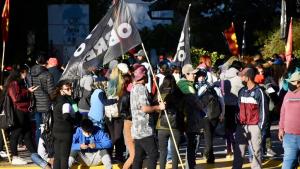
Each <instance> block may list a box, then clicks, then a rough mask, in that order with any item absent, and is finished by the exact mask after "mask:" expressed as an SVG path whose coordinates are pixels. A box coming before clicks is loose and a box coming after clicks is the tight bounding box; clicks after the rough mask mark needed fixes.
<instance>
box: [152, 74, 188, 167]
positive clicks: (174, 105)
mask: <svg viewBox="0 0 300 169" xmlns="http://www.w3.org/2000/svg"><path fill="white" fill-rule="evenodd" d="M159 90H160V92H161V97H162V99H163V100H164V102H165V103H166V112H167V115H166V114H165V113H164V111H162V112H161V113H160V116H159V119H158V122H157V126H156V128H157V129H158V145H159V152H160V155H159V165H160V168H162V169H164V168H166V159H167V153H168V140H169V139H171V152H172V169H177V168H178V155H177V152H176V149H175V145H174V144H176V146H177V148H178V149H179V143H180V136H181V133H182V132H183V130H184V115H183V106H182V101H180V100H178V98H182V97H183V93H182V92H181V91H180V90H179V88H178V86H177V85H176V81H175V78H174V77H173V76H172V75H171V74H170V75H166V76H165V77H164V80H163V82H162V84H161V86H160V89H159ZM166 116H168V117H166ZM166 118H168V119H169V122H170V125H171V128H172V131H173V134H174V139H175V140H173V139H172V136H171V132H170V128H169V125H168V123H167V119H166ZM174 141H175V143H174Z"/></svg>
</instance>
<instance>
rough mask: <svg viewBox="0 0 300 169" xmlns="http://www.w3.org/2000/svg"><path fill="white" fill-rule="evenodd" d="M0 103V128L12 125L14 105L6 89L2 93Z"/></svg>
mask: <svg viewBox="0 0 300 169" xmlns="http://www.w3.org/2000/svg"><path fill="white" fill-rule="evenodd" d="M0 104H1V105H0V128H1V129H7V128H10V127H12V126H13V125H14V105H13V103H12V101H11V98H10V97H9V96H8V93H7V92H6V91H4V93H3V95H2V98H1V100H0Z"/></svg>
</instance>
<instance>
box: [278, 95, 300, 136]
mask: <svg viewBox="0 0 300 169" xmlns="http://www.w3.org/2000/svg"><path fill="white" fill-rule="evenodd" d="M299 110H300V91H297V92H296V93H294V92H291V91H289V92H288V93H287V94H286V95H285V97H284V100H283V103H282V106H281V112H280V121H279V129H283V130H284V131H285V132H286V133H289V134H295V135H300V123H299V119H298V117H299V116H300V111H299Z"/></svg>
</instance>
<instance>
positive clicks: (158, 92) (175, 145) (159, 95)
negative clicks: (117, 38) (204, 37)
mask: <svg viewBox="0 0 300 169" xmlns="http://www.w3.org/2000/svg"><path fill="white" fill-rule="evenodd" d="M142 48H143V50H144V53H145V56H146V59H147V62H148V63H149V64H150V61H149V57H148V54H147V52H146V50H145V47H144V43H142ZM149 67H150V72H151V74H152V76H154V73H153V69H152V66H151V65H150V66H149ZM154 85H155V87H156V88H157V94H158V99H159V100H160V101H163V99H162V97H161V94H160V91H159V87H158V85H157V82H156V80H154ZM164 113H165V115H166V118H167V123H168V126H169V129H170V132H171V136H172V140H173V143H174V147H175V150H176V153H177V156H178V159H179V162H180V165H181V168H182V169H184V165H183V163H182V160H181V157H180V154H179V150H178V147H177V144H176V141H175V137H174V133H173V130H172V127H171V124H170V121H169V118H168V114H167V111H166V110H164Z"/></svg>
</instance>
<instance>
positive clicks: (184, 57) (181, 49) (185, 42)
mask: <svg viewBox="0 0 300 169" xmlns="http://www.w3.org/2000/svg"><path fill="white" fill-rule="evenodd" d="M190 7H191V4H190V5H189V8H188V11H187V13H186V16H185V20H184V25H183V28H182V31H181V35H180V39H179V43H178V47H177V52H176V54H175V57H174V61H175V62H179V63H180V66H183V65H185V64H189V63H191V56H190V20H189V18H190Z"/></svg>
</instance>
